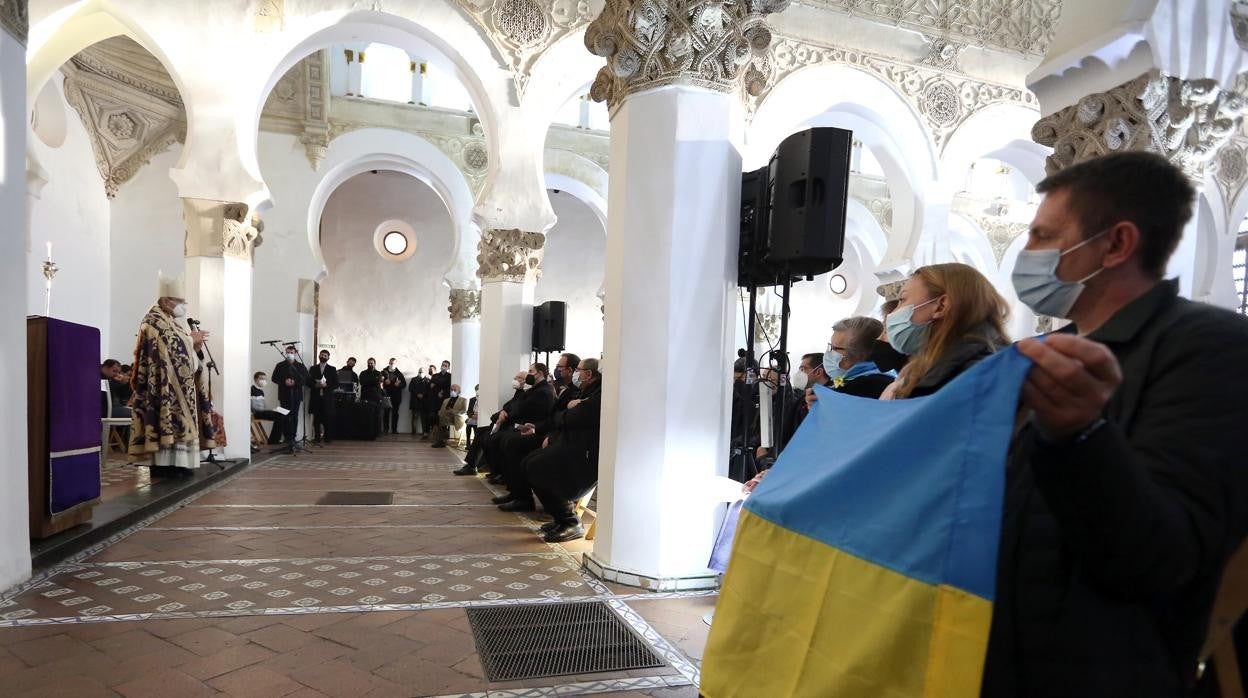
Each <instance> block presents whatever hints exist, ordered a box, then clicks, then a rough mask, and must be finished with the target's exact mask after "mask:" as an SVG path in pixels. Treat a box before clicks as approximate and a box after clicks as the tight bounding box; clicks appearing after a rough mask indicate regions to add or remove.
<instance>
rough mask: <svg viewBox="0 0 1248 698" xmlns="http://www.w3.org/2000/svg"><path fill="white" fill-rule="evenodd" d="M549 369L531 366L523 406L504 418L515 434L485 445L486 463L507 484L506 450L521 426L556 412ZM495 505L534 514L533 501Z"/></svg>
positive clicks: (498, 500)
mask: <svg viewBox="0 0 1248 698" xmlns="http://www.w3.org/2000/svg"><path fill="white" fill-rule="evenodd" d="M548 374H549V369H547V368H546V364H542V363H537V364H533V365H532V366H529V372H528V373H527V374H526V375H525V377H524V387H523V388H522V390H524V396H523V397H521V398H520V401H519V404H517V405H516V408H515V410H513V411H511V412H505V413H503V414H502V415H501V416H500V421H499V424H500V425H514V426H513V427H512V428H513V431H512V432H511V433H504V432H500V433H499V434H496V435H495V436H493V437H491V438H490V439H489V441H487V442H486V443H485V459H486V461H487V462H488V463H489V464H490V470H492V471H493V472H494V473H495V474H496V475H502V476H503V482H506V477H507V473H506V471H505V470H504V465H503V464H504V463H505V461H504V457H503V446H504V444H506V443H507V441H508V440H509V439H512V438H515V437H516V436H517V435H518V433H519V432H518V430H519V427H520V426H521V425H524V424H535V423H537V422H539V421H541V420H543V419H546V418H547V417H549V416H550V413H551V411H552V410H554V408H555V401H556V400H557V398H556V397H555V389H554V387H553V386H551V384H550V381H548V380H547V379H546V377H547V375H548ZM493 501H494V503H495V504H498V505H502V508H503V510H504V511H533V509H534V508H535V507H534V504H533V499H532V498H531V497H530V498H528V499H527V501H526V500H518V499H517V498H516V497H513V496H511V495H510V494H506V495H500V496H498V497H495V498H494V500H493Z"/></svg>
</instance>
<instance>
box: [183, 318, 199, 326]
mask: <svg viewBox="0 0 1248 698" xmlns="http://www.w3.org/2000/svg"><path fill="white" fill-rule="evenodd" d="M186 324H188V325H190V326H191V327H199V320H196V319H195V318H193V317H188V318H187V319H186Z"/></svg>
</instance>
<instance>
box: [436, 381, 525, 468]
mask: <svg viewBox="0 0 1248 698" xmlns="http://www.w3.org/2000/svg"><path fill="white" fill-rule="evenodd" d="M526 375H527V373H526V372H525V371H520V372H519V373H517V374H516V376H515V378H512V379H511V389H512V391H513V392H512V395H511V399H510V400H508V401H507V402H505V403H503V406H502V408H501V409H499V411H497V412H495V413H494V414H492V415H490V422H489V424H487V425H480V424H478V425H477V429H476V430H475V431H476V435H475V438H474V439H473V441H472V445H471V446H469V447H468V453H467V454H465V456H464V466H463V467H462V468H459V469H457V470H455V471H453V472H454V473H455V474H456V475H465V476H466V475H476V474H477V467H478V464H484V465H487V466H488V463H485V457H484V452H485V445H486V444H487V443H489V442H490V440H491V439H493V438H495V437H496V436H498V434H499V432H501V431H502V429H503V427H504V426H506V427H508V428H510V427H511V424H510V423H509V422H508V421H507V415H509V414H510V413H512V412H514V411H515V410H516V408H517V406H519V405H520V401H521V400H522V399H524V395H525V393H524V390H523V388H524V379H525V376H526ZM480 388H481V386H477V389H478V390H480ZM473 407H474V409H475V404H474V406H473ZM498 475H499V478H501V477H502V474H501V473H499V474H498ZM491 477H493V474H491ZM492 484H502V481H501V479H500V480H499V481H498V482H492Z"/></svg>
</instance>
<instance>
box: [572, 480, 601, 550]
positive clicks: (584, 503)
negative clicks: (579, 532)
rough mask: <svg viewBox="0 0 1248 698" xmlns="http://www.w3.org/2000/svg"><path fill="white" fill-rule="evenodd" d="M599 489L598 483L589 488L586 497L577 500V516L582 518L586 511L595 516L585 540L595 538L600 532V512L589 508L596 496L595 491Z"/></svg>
mask: <svg viewBox="0 0 1248 698" xmlns="http://www.w3.org/2000/svg"><path fill="white" fill-rule="evenodd" d="M597 491H598V485H594V486H593V487H591V488H589V491H588V492H586V493H585V496H584V497H581V498H580V499H578V500H577V501H576V518H578V519H579V518H581V516H582V515H583V514H584V513H585V512H589V513H590V514H592V515H593V517H594V522H593V523H592V524H590V525H589V530H588V531H586V532H585V540H593V539H594V536H595V535H597V533H598V512H596V511H594V510H593V509H590V508H589V502H590V500H591V499H593V498H594V492H597Z"/></svg>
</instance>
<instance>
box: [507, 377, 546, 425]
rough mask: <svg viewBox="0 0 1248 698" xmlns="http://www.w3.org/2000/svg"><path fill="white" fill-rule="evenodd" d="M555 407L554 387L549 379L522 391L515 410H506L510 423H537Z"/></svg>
mask: <svg viewBox="0 0 1248 698" xmlns="http://www.w3.org/2000/svg"><path fill="white" fill-rule="evenodd" d="M554 409H555V389H554V388H553V387H551V385H550V381H542V382H541V383H538V384H537V385H534V386H533V387H532V388H529V389H528V390H526V391H524V397H522V398H520V402H519V404H517V405H516V409H515V411H514V412H513V411H510V410H509V411H508V412H507V414H508V415H509V419H510V420H511V423H512V424H537V423H538V422H540V421H542V420H543V419H546V418H547V417H549V416H550V413H551V411H553V410H554Z"/></svg>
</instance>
